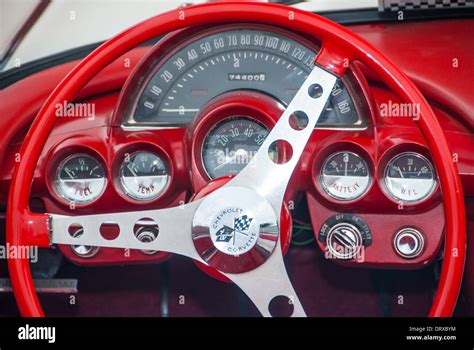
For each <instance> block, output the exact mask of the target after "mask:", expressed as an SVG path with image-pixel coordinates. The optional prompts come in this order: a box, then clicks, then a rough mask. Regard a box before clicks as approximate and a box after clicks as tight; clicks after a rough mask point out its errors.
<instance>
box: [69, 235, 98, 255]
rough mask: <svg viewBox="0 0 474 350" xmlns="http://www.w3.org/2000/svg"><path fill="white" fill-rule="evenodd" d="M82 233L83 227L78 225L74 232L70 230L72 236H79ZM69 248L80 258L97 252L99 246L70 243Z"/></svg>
mask: <svg viewBox="0 0 474 350" xmlns="http://www.w3.org/2000/svg"><path fill="white" fill-rule="evenodd" d="M83 233H84V229H83V228H82V227H80V228H79V227H78V228H77V229H76V230H75V231H74V232H72V236H73V237H80V236H82V234H83ZM71 250H72V252H73V253H74V254H76V255H77V256H78V257H80V258H84V259H87V258H92V257H93V256H94V255H96V254H97V253H98V252H99V247H93V246H88V245H72V246H71Z"/></svg>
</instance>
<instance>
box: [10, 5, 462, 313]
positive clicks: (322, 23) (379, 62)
mask: <svg viewBox="0 0 474 350" xmlns="http://www.w3.org/2000/svg"><path fill="white" fill-rule="evenodd" d="M244 22H253V23H261V24H267V25H277V26H280V27H284V28H287V29H290V30H292V29H293V30H295V29H296V30H298V31H300V32H308V33H310V34H311V35H312V36H315V37H318V38H320V39H321V41H322V49H321V51H320V53H319V54H318V57H317V58H316V62H317V63H318V64H319V65H320V66H322V67H324V68H325V69H327V70H329V71H331V72H333V73H335V74H336V75H338V76H340V75H341V74H342V73H343V72H344V71H345V68H346V67H347V66H348V62H350V61H353V60H359V61H361V62H363V63H365V64H366V65H368V66H369V67H370V68H371V69H372V70H373V71H374V72H375V73H376V74H378V75H379V76H380V77H381V78H382V80H383V81H384V82H385V83H386V84H387V85H388V86H389V87H390V88H391V89H392V90H393V91H394V92H395V93H397V95H398V96H399V97H400V98H401V99H402V100H404V101H406V102H409V103H416V104H418V105H419V106H420V115H421V118H419V120H418V121H417V123H418V126H419V127H420V129H421V131H422V133H423V135H424V136H425V138H426V141H427V143H428V146H429V148H430V151H431V153H432V156H433V160H434V163H435V166H436V168H437V170H438V176H439V180H440V183H441V188H442V189H443V191H442V196H443V201H444V207H445V219H446V235H445V255H444V261H443V266H442V272H441V278H440V282H439V286H438V290H437V292H436V295H435V298H434V302H433V305H432V307H431V310H430V313H429V316H438V317H439V316H443V317H448V316H451V315H452V313H453V311H454V307H455V305H456V302H457V298H458V295H459V291H460V287H461V282H462V275H463V271H464V261H465V253H466V215H465V208H464V197H463V191H462V186H461V179H460V177H459V174H458V172H457V169H456V165H455V163H454V162H453V161H452V156H451V153H450V150H449V146H448V143H447V141H446V139H445V137H444V134H443V130H442V128H441V126H440V124H439V122H438V120H437V118H436V116H435V115H434V112H433V111H432V109H431V107H430V106H429V104H428V103H427V101H426V100H425V99H424V97H423V96H422V95H421V93H420V92H419V90H418V89H417V88H416V86H415V85H414V84H413V83H412V82H411V81H410V80H409V78H408V77H407V76H406V75H405V74H404V73H403V72H402V71H401V70H399V69H398V68H397V67H396V66H395V65H394V64H393V63H392V62H391V61H390V60H388V59H387V58H386V57H384V56H383V55H382V54H381V53H379V52H378V51H377V50H376V49H375V48H373V47H372V46H371V45H370V44H368V43H366V42H365V41H364V40H363V39H361V38H359V37H358V36H357V35H355V34H353V33H352V32H350V31H349V30H348V29H346V28H344V27H342V26H340V25H338V24H336V23H334V22H332V21H330V20H328V19H325V18H323V17H320V16H318V15H315V14H311V13H308V12H305V11H302V10H298V9H293V8H288V7H286V6H281V5H273V4H263V3H248V2H246V3H238V2H235V3H212V4H203V5H197V6H191V7H187V8H183V9H177V10H173V11H170V12H167V13H164V14H160V15H158V16H156V17H153V18H151V19H148V20H146V21H144V22H142V23H140V24H137V25H136V26H134V27H132V28H130V29H128V30H126V31H124V32H122V33H120V34H118V35H117V36H115V37H114V38H112V39H110V40H108V41H107V42H105V43H104V44H103V45H101V46H100V47H99V48H97V49H96V50H95V51H94V52H93V53H91V54H90V55H89V56H88V57H86V58H85V59H84V60H83V61H81V62H80V63H79V64H78V65H77V66H76V67H75V68H74V69H73V70H72V71H71V72H70V73H69V74H68V75H67V76H66V77H65V78H64V79H63V80H62V81H61V83H60V84H59V85H58V86H57V87H56V89H55V90H54V91H53V92H52V94H51V95H50V96H49V98H48V99H47V101H46V102H45V104H44V105H43V107H42V108H41V110H40V111H39V113H38V115H37V117H36V119H35V121H34V123H33V124H32V126H31V128H30V130H29V132H28V134H27V136H26V137H25V140H24V143H23V145H22V148H21V151H20V154H21V161H20V162H19V163H17V167H16V169H15V172H14V175H13V178H12V181H11V186H10V191H9V197H8V206H7V243H8V244H10V245H15V246H25V245H38V246H49V235H48V234H49V232H44V233H43V234H42V235H39V236H32V235H31V230H30V228H31V226H32V225H37V224H38V223H39V222H38V221H37V220H39V219H41V220H42V217H40V216H38V215H35V214H32V213H31V212H30V211H29V205H28V203H29V195H30V191H31V185H32V180H33V175H34V171H35V167H36V164H37V162H38V159H39V157H40V155H41V151H42V149H43V147H44V145H45V142H46V140H47V138H48V136H49V134H50V131H51V130H52V128H53V127H54V124H55V115H54V111H55V105H56V104H57V103H64V102H65V101H66V102H67V101H71V100H72V99H73V98H74V97H75V95H76V94H77V93H78V92H79V91H80V89H81V88H82V87H83V86H85V85H86V84H87V82H89V81H90V80H91V79H92V78H93V77H94V76H95V75H96V74H97V73H98V72H99V71H101V70H102V69H103V68H104V67H106V66H107V65H108V64H109V63H110V62H112V61H113V60H115V59H117V58H119V57H120V56H121V55H122V54H124V53H126V52H128V51H129V50H130V49H132V48H134V47H136V46H138V45H139V44H141V43H143V42H146V41H148V40H150V39H152V38H155V37H158V36H160V35H163V34H166V33H169V32H172V31H175V30H178V29H182V28H185V27H190V26H198V25H204V24H207V25H217V24H225V23H244ZM41 227H42V228H43V229H44V230H48V229H49V227H48V223H47V222H41ZM8 268H9V272H10V278H11V281H12V287H13V291H14V294H15V298H16V301H17V304H18V307H19V309H20V312H21V314H22V315H23V316H28V317H40V316H44V313H43V310H42V308H41V305H40V302H39V300H38V296H37V294H36V291H35V288H34V284H33V280H32V276H31V271H30V265H29V261H28V260H26V259H19V258H18V259H12V258H10V259H9V260H8Z"/></svg>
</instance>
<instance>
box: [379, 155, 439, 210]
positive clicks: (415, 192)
mask: <svg viewBox="0 0 474 350" xmlns="http://www.w3.org/2000/svg"><path fill="white" fill-rule="evenodd" d="M384 180H385V187H386V188H387V190H388V192H389V194H390V195H392V196H393V197H394V198H395V199H397V200H401V201H404V202H411V203H413V202H419V201H422V200H424V199H426V198H428V197H429V196H430V195H431V194H432V193H433V191H434V190H435V188H436V183H437V181H436V178H435V173H434V170H433V166H432V165H431V162H430V161H429V160H428V159H427V158H426V157H424V156H422V155H421V154H419V153H415V152H405V153H401V154H399V155H397V156H395V157H394V158H393V159H392V160H391V161H390V162H389V163H388V164H387V167H386V168H385V176H384Z"/></svg>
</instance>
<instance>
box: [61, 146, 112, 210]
mask: <svg viewBox="0 0 474 350" xmlns="http://www.w3.org/2000/svg"><path fill="white" fill-rule="evenodd" d="M106 184H107V178H106V176H105V171H104V168H103V167H102V165H101V164H100V163H99V162H98V161H97V160H96V159H95V158H93V157H91V156H89V155H86V154H74V155H71V156H69V157H67V158H66V159H64V160H63V161H62V162H61V164H60V165H59V167H58V170H57V172H56V180H55V188H56V192H57V193H58V194H59V195H60V196H61V197H62V198H63V199H65V200H66V201H68V202H73V203H77V204H88V203H91V202H93V201H94V200H96V199H97V198H99V197H100V195H101V194H102V192H103V191H104V189H105V186H106Z"/></svg>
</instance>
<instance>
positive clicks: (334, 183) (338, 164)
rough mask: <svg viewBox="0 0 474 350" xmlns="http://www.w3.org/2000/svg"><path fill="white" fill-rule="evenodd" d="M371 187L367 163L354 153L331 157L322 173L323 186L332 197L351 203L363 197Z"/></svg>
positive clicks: (342, 153) (339, 153)
mask: <svg viewBox="0 0 474 350" xmlns="http://www.w3.org/2000/svg"><path fill="white" fill-rule="evenodd" d="M369 185H370V174H369V169H368V167H367V163H366V162H365V161H364V159H362V157H360V156H359V155H357V154H355V153H352V152H337V153H334V154H332V155H331V156H329V157H328V158H327V159H326V161H325V162H324V165H323V169H322V171H321V186H322V187H323V189H324V191H326V193H327V194H328V195H330V196H331V197H333V198H335V199H337V200H341V201H350V200H354V199H356V198H359V197H360V196H362V195H363V194H364V193H365V192H366V191H367V189H368V188H369Z"/></svg>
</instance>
